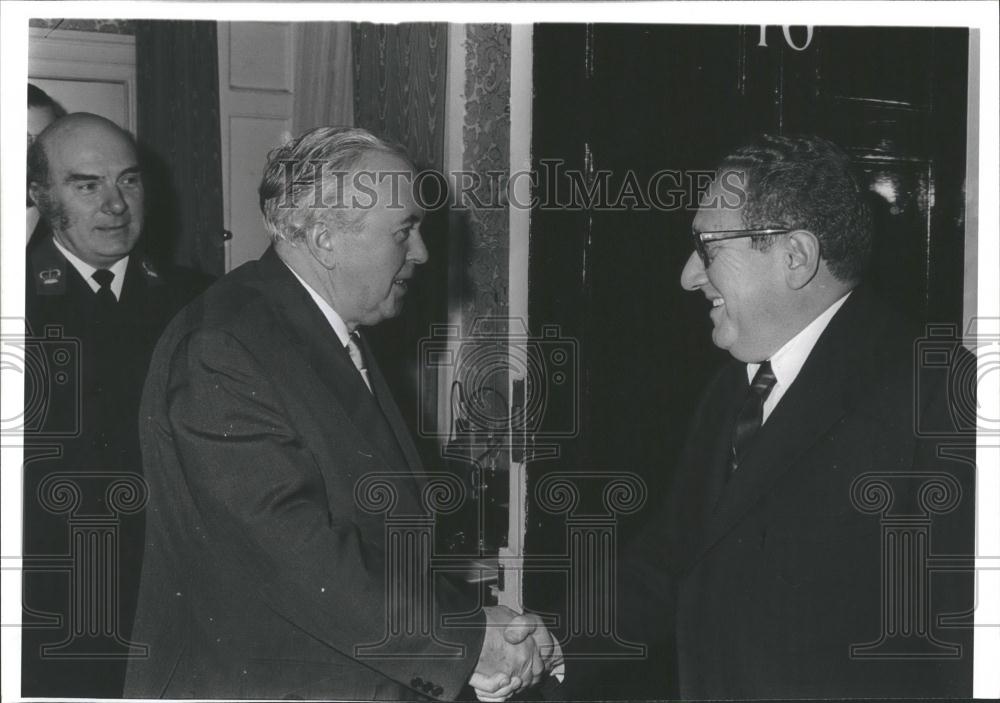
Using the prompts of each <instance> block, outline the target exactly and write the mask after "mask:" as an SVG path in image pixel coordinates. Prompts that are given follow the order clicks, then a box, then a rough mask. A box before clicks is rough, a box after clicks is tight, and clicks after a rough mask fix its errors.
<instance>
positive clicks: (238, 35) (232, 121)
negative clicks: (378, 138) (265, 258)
mask: <svg viewBox="0 0 1000 703" xmlns="http://www.w3.org/2000/svg"><path fill="white" fill-rule="evenodd" d="M294 34H295V33H294V31H293V29H292V25H291V24H289V23H287V22H220V23H219V120H220V129H221V138H222V189H223V198H224V201H225V202H224V213H225V214H224V217H225V223H226V229H228V230H229V231H230V232H232V234H233V236H232V239H230V240H229V241H228V242H227V243H226V270H227V271H230V270H232V269H234V268H236V267H237V266H239V265H240V264H242V263H244V262H246V261H250V260H252V259H256V258H258V257H259V256H260V255H261V254H262V253H263V252H264V250H265V249H266V248H267V244H268V242H267V236H266V234H265V232H264V226H263V224H262V223H261V217H260V207H259V205H258V201H257V186H258V185H259V184H260V178H261V174H262V173H263V170H264V163H265V159H266V157H267V152H268V151H270V150H271V149H273V148H274V147H276V146H278V145H279V144H281V143H283V142H284V141H286V140H287V139H288V138H289V136H290V134H289V131H290V130H291V128H292V109H293V89H294V85H295V74H294V70H295V67H294V62H293V57H294V55H295V53H294V52H295V47H294Z"/></svg>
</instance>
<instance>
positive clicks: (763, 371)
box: [729, 361, 777, 476]
mask: <svg viewBox="0 0 1000 703" xmlns="http://www.w3.org/2000/svg"><path fill="white" fill-rule="evenodd" d="M776 381H777V379H776V378H775V376H774V372H773V371H771V362H770V361H765V362H764V363H763V364H761V365H760V368H759V369H757V373H756V374H755V375H754V377H753V381H752V382H751V383H750V390H749V391H748V392H747V397H746V400H744V401H743V407H742V408H740V413H739V415H737V416H736V427H734V428H733V445H732V451H731V452H730V457H729V475H730V476H732V474H733V472H734V471H736V469H737V468H739V465H740V462H742V461H743V457H744V456H745V455H746V451H747V449H748V448H749V447H750V445H751V444H752V443H753V438H754V437H755V436H756V434H757V432H758V431H760V426H761V424H763V419H764V401H765V400H767V396H768V395H770V393H771V389H772V388H774V384H775V382H776Z"/></svg>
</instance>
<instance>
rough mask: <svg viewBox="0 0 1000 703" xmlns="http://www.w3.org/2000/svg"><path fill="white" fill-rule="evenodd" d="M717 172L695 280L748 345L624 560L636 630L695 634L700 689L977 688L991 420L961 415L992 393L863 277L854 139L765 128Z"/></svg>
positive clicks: (740, 349)
mask: <svg viewBox="0 0 1000 703" xmlns="http://www.w3.org/2000/svg"><path fill="white" fill-rule="evenodd" d="M717 176H718V178H717V179H716V182H715V183H714V184H713V186H712V188H711V190H710V191H709V192H708V194H707V198H706V199H705V201H704V203H703V205H702V207H701V208H700V209H699V211H698V213H697V215H696V217H695V218H694V223H693V228H692V229H693V232H692V235H693V238H694V243H695V252H694V253H692V255H691V257H690V259H689V260H688V261H687V264H686V266H685V267H684V270H683V273H682V275H681V284H682V285H683V286H684V288H685V289H687V290H690V291H696V292H700V293H702V294H703V295H704V296H705V297H706V298H707V300H708V302H709V303H710V306H711V307H710V311H709V316H710V318H711V321H712V340H713V342H714V343H715V344H716V346H718V347H720V348H722V349H726V350H727V351H728V352H729V353H730V354H731V355H732V356H733V361H731V362H730V363H729V364H728V365H727V366H725V367H724V368H723V369H722V370H721V371H720V372H719V373H718V374H717V375H716V377H715V378H714V379H713V380H712V381H711V382H710V384H709V386H708V388H707V389H706V391H705V393H704V395H703V397H702V399H701V401H700V403H699V405H698V407H697V410H696V411H695V413H694V416H693V418H692V423H691V429H690V434H689V436H688V439H687V442H686V445H685V448H684V450H683V452H682V457H681V459H680V462H679V465H678V468H677V474H676V479H675V482H674V488H673V492H672V500H671V502H670V503H669V505H668V506H667V507H666V508H665V509H664V512H663V515H662V516H661V518H662V519H661V520H660V522H659V523H658V525H657V528H656V529H654V530H653V534H652V536H647V537H646V539H645V540H644V544H643V550H644V554H642V553H640V555H639V558H638V559H635V560H632V561H631V562H630V563H629V564H628V565H627V566H626V568H625V569H624V571H625V574H626V577H625V586H624V588H625V589H626V591H625V592H626V593H628V594H629V597H627V598H625V599H624V601H623V602H624V603H626V604H627V605H626V606H625V607H624V611H625V612H624V618H623V620H624V621H625V622H626V626H625V632H626V634H627V635H628V636H629V638H630V639H633V640H639V641H647V642H649V641H652V640H653V639H664V638H666V639H670V633H674V636H673V646H675V647H676V652H677V662H676V666H677V686H678V690H677V691H676V692H675V693H676V694H678V695H679V696H680V697H681V698H793V699H794V698H814V697H820V698H841V697H864V698H871V697H925V696H931V697H937V696H940V697H945V696H961V697H964V696H969V695H971V691H972V635H971V633H972V628H971V622H972V621H971V617H972V615H971V611H972V606H973V587H972V577H971V555H972V554H973V515H974V466H973V465H972V464H971V462H970V461H968V459H971V458H972V457H974V453H970V447H971V446H974V442H975V437H974V427H971V426H969V425H968V424H966V425H965V426H956V423H955V421H954V420H953V419H952V417H953V416H954V415H955V414H956V413H955V412H954V410H955V405H954V403H955V402H958V403H964V404H965V407H966V408H973V409H974V408H975V404H974V395H972V396H971V397H972V400H971V405H970V404H969V403H970V400H969V396H968V395H967V396H965V397H961V396H960V395H956V389H955V388H949V387H948V381H949V380H950V381H952V382H955V381H956V377H954V376H953V377H952V378H951V379H949V378H947V377H946V376H947V374H944V375H942V374H938V376H937V377H933V376H932V374H931V371H932V370H933V369H929V368H924V367H922V366H921V365H920V364H918V363H917V362H915V346H914V343H915V341H916V340H917V339H918V338H919V336H920V335H919V334H918V333H915V331H914V330H912V329H908V328H907V327H905V326H904V325H903V324H902V323H900V322H899V320H898V317H897V316H895V315H894V314H893V313H892V312H890V311H889V310H887V309H886V308H885V307H883V306H882V305H881V304H880V303H879V302H878V301H877V300H876V299H875V298H874V296H873V295H872V294H871V292H870V291H868V290H866V288H865V286H864V285H859V284H860V281H861V279H862V274H863V271H864V268H865V263H866V260H867V258H868V255H869V251H870V247H871V225H870V218H869V215H868V212H867V209H866V206H865V199H864V195H865V193H864V190H863V188H862V186H861V185H860V182H859V180H858V179H857V178H856V176H855V175H854V174H853V173H852V170H851V167H850V164H849V160H848V157H847V156H846V155H845V154H844V153H843V152H842V151H841V150H840V149H839V148H838V147H836V146H835V145H833V144H831V143H830V142H828V141H825V140H823V139H819V138H815V137H801V138H794V137H763V138H761V139H760V140H758V141H756V142H754V143H752V144H750V145H748V146H746V147H744V148H741V149H739V150H737V151H736V152H734V153H733V154H732V155H731V156H729V157H728V158H727V159H726V160H725V161H724V162H723V164H722V166H721V167H720V169H719V171H718V174H717ZM955 358H958V359H960V360H964V361H961V363H967V362H968V356H963V355H962V353H961V351H960V350H957V349H956V350H955ZM973 364H974V361H973ZM973 368H974V366H973ZM974 375H975V374H972V375H971V376H972V377H973V378H974ZM972 393H973V394H974V390H973V391H972ZM926 426H933V427H935V428H937V429H936V433H937V435H938V436H937V437H934V438H928V437H925V436H919V434H918V433H917V431H916V428H918V427H926ZM942 438H943V439H942ZM942 450H943V451H942ZM963 458H965V459H966V461H963V460H962V459H963ZM654 544H656V545H663V546H662V549H663V550H664V552H665V554H664V553H661V552H659V551H658V552H657V554H656V559H655V560H653V559H650V558H649V550H650V549H653V548H654V547H653V546H652V545H654ZM664 557H665V558H664ZM935 557H947V558H948V559H951V560H952V561H953V563H954V564H956V565H957V568H956V569H952V570H951V571H948V570H944V571H935V570H932V569H931V564H932V561H933V558H935ZM963 558H964V561H963Z"/></svg>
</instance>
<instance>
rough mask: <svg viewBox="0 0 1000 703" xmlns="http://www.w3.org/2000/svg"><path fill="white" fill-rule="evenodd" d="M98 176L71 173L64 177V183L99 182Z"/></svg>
mask: <svg viewBox="0 0 1000 703" xmlns="http://www.w3.org/2000/svg"><path fill="white" fill-rule="evenodd" d="M99 180H101V177H100V176H93V175H91V174H89V173H71V174H69V175H68V176H66V179H65V181H64V182H65V183H75V182H77V181H99Z"/></svg>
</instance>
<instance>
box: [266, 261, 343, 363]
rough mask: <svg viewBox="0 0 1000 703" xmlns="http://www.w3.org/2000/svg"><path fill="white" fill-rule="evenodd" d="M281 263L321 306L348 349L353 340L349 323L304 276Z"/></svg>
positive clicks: (338, 337) (324, 314)
mask: <svg viewBox="0 0 1000 703" xmlns="http://www.w3.org/2000/svg"><path fill="white" fill-rule="evenodd" d="M281 263H283V264H285V266H286V267H287V268H288V270H289V271H291V272H292V275H293V276H295V278H297V279H298V281H299V283H301V284H302V287H303V288H305V289H306V293H308V294H309V296H310V297H311V298H312V299H313V301H315V303H316V305H318V306H319V310H320V312H321V313H323V317H325V318H326V321H327V322H329V323H330V327H332V328H333V331H334V332H335V333H336V334H337V339H339V340H340V344H341V345H342V346H345V347H346V346H347V343H348V342H349V341H350V339H351V332H350V330H348V329H347V323H346V322H344V320H343V318H341V317H340V315H338V314H337V311H336V310H334V309H333V307H331V305H330V303H328V302H326V300H325V299H324V298H323V296H321V295H320V294H319V293H317V292H316V291H315V290H313V287H312V286H310V285H309V284H308V283H306V282H305V280H303V278H302V276H300V275H299V274H297V273H296V272H295V269H293V268H292V267H291V266H289V265H288V264H287V263H285V262H284V261H282V262H281Z"/></svg>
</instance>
